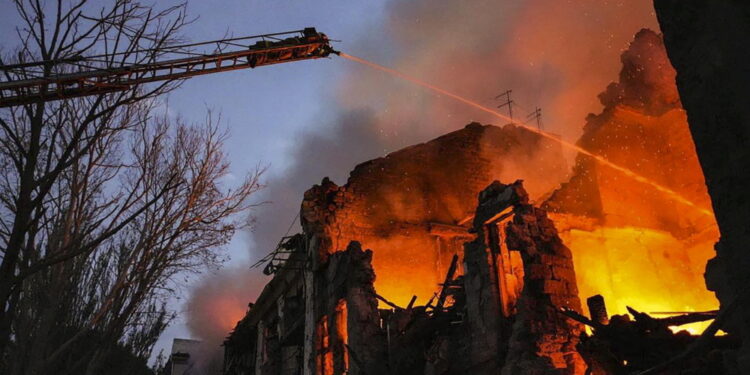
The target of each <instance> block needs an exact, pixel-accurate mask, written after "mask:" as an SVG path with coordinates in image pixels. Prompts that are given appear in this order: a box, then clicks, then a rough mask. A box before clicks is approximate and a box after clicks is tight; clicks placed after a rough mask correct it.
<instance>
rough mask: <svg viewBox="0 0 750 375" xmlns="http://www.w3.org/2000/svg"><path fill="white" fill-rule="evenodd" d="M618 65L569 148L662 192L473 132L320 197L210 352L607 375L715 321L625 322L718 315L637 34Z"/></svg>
mask: <svg viewBox="0 0 750 375" xmlns="http://www.w3.org/2000/svg"><path fill="white" fill-rule="evenodd" d="M622 61H623V65H624V67H623V70H622V72H621V75H620V79H619V81H618V82H616V83H613V84H612V85H610V87H608V88H607V90H606V91H605V92H604V93H602V95H600V99H601V101H602V103H603V104H604V110H603V112H602V113H600V114H598V115H590V116H589V118H588V119H587V124H586V127H585V128H584V133H583V136H582V137H581V139H580V140H579V145H580V146H581V147H583V148H585V149H587V150H590V151H592V152H594V153H596V154H597V155H601V156H603V157H605V158H607V159H608V160H610V161H611V162H613V163H616V164H617V165H620V166H622V167H623V168H627V169H629V170H637V171H638V174H639V175H641V176H643V178H644V179H648V180H650V181H655V182H656V183H657V184H658V185H659V186H664V187H666V188H664V189H662V190H661V191H652V190H650V188H649V186H647V185H644V184H643V183H642V182H640V181H632V180H630V179H628V177H627V176H623V175H622V174H621V171H618V170H613V169H611V168H608V167H607V166H602V165H599V164H597V162H596V160H593V159H591V158H590V157H587V156H586V155H579V156H578V157H577V159H576V162H575V165H574V167H573V171H572V174H568V168H567V166H566V164H565V157H564V155H563V150H562V148H561V146H560V143H558V142H555V140H554V138H550V137H544V136H541V135H540V134H538V133H537V132H533V131H530V130H528V129H527V128H524V127H521V126H517V125H514V124H508V125H505V126H503V127H495V126H491V125H481V124H477V123H472V124H469V125H467V126H466V127H465V128H463V129H461V130H458V131H455V132H452V133H449V134H446V135H444V136H442V137H439V138H437V139H434V140H432V141H429V142H427V143H423V144H419V145H415V146H412V147H409V148H406V149H403V150H400V151H397V152H394V153H391V154H389V155H387V156H385V157H382V158H379V159H375V160H371V161H368V162H365V163H363V164H360V165H359V166H357V167H356V168H355V169H354V170H353V171H352V172H351V174H350V177H349V179H348V181H347V183H346V184H344V185H342V186H339V185H337V184H335V183H334V182H332V181H330V180H329V179H327V178H325V179H323V181H322V182H321V184H319V185H315V186H313V187H312V188H311V189H310V190H308V191H307V192H306V193H305V195H304V200H303V202H302V205H301V213H300V221H301V223H302V229H303V230H302V233H299V234H296V235H294V236H291V237H286V238H283V239H282V240H281V241H280V243H279V247H278V249H277V250H276V251H275V252H274V253H272V254H271V257H270V258H269V263H268V265H267V267H266V270H267V272H268V273H274V277H273V279H272V280H271V281H270V282H269V283H268V285H267V286H266V287H265V289H264V291H263V292H262V293H261V295H260V297H259V298H258V299H257V301H256V302H255V304H254V305H253V306H252V307H251V309H250V310H249V312H248V314H247V315H246V316H245V317H244V318H243V319H242V320H241V321H240V322H238V324H237V326H236V327H235V329H234V331H233V332H232V333H231V334H230V336H229V337H228V338H227V340H226V341H225V343H224V345H225V363H224V367H225V373H227V374H256V375H258V374H264V375H265V374H290V375H291V374H300V373H302V374H305V375H313V374H315V375H329V374H331V375H332V374H435V375H437V374H465V373H471V374H497V373H503V374H518V373H533V374H583V373H585V372H586V371H587V369H588V371H591V372H592V373H595V374H615V373H620V372H622V371H627V370H633V369H635V370H639V369H645V368H648V367H650V366H651V365H653V364H654V363H655V362H658V359H659V358H656V359H655V358H653V357H668V356H672V355H676V354H677V353H678V352H679V351H680V350H681V349H682V348H684V347H686V346H687V345H689V344H691V343H693V342H694V341H695V340H696V338H695V336H691V335H690V334H689V333H688V332H685V331H683V332H682V333H679V334H677V335H675V334H673V333H672V331H670V330H669V329H668V327H670V326H679V325H682V324H684V323H690V322H696V321H701V320H706V319H708V318H711V317H712V316H713V315H712V313H710V312H709V313H702V314H685V315H679V316H678V317H669V318H652V317H651V316H650V315H648V314H645V313H643V312H641V311H638V310H636V309H633V308H631V306H632V307H636V308H638V309H640V310H643V309H646V310H645V311H650V312H653V311H657V312H691V311H700V310H712V309H714V308H716V307H717V302H716V301H715V299H714V298H713V296H712V294H711V293H709V292H708V291H707V290H706V288H705V286H704V285H703V282H702V276H701V274H702V268H703V267H704V266H705V264H706V261H707V260H708V258H709V257H710V256H711V252H712V245H713V243H714V242H715V241H716V239H717V233H718V232H717V230H716V223H715V221H714V219H713V215H712V214H711V211H710V209H708V207H710V203H709V197H708V194H707V192H706V188H705V183H704V181H703V175H702V173H701V169H700V166H699V164H698V160H697V157H696V155H695V151H694V145H693V144H692V139H691V138H690V134H689V131H688V127H687V120H686V117H685V114H684V111H683V110H682V109H681V107H680V101H679V96H678V95H677V93H676V89H675V87H674V71H673V69H672V68H671V65H670V64H669V61H668V59H667V58H666V54H665V51H664V46H663V44H662V41H661V37H660V36H659V35H657V34H655V33H653V32H651V31H648V30H644V31H641V32H640V33H638V35H636V39H635V41H634V42H633V44H632V45H631V46H630V48H629V49H628V50H627V51H626V52H625V53H624V54H623V57H622ZM498 180H499V181H504V182H510V181H516V182H513V183H511V184H503V183H501V182H498ZM521 180H523V182H522V181H521ZM561 182H563V183H562V184H561ZM670 195H679V196H680V197H684V198H686V199H687V200H688V201H690V202H692V203H693V206H687V207H683V206H680V204H681V203H679V202H675V201H673V200H672V197H671V196H670ZM553 221H554V223H553ZM602 296H603V297H602ZM589 297H593V298H589ZM582 300H586V301H587V304H588V307H589V309H588V310H589V311H588V315H589V316H590V317H586V312H584V311H583V309H582V307H581V305H582V304H581V301H582ZM605 301H606V302H605ZM605 303H606V304H608V305H609V306H606V305H605ZM607 307H609V309H610V310H609V311H610V312H614V313H616V314H625V313H627V312H630V314H631V315H632V316H633V318H634V319H635V320H634V321H630V318H629V317H627V316H626V315H614V316H612V317H610V316H609V314H608V312H607ZM584 324H587V325H589V326H591V327H593V335H588V334H585V330H584ZM621 337H626V338H627V340H629V341H628V342H630V343H631V345H629V346H628V345H625V344H623V343H622V342H621V341H618V340H619V338H621ZM717 340H718V341H717V342H716V343H715V344H716V345H723V347H727V346H731V345H733V344H734V343H733V341H732V339H731V338H722V339H717ZM632 343H636V344H632ZM633 345H636V346H638V345H641V346H643V347H644V348H648V349H649V350H650V352H649V354H648V355H647V356H645V357H644V356H641V354H642V353H639V352H635V351H634V350H633ZM717 361H718V362H721V359H716V358H708V359H705V358H701V359H700V363H697V364H696V363H693V365H694V366H698V367H700V368H703V369H712V370H711V371H713V369H715V368H719V367H721V365H720V364H719V365H717ZM701 366H702V367H701ZM717 366H718V367H717ZM706 371H709V370H706ZM667 373H668V372H667Z"/></svg>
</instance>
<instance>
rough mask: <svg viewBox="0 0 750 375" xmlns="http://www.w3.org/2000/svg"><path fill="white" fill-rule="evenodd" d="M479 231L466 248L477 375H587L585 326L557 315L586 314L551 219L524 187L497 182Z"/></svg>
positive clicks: (485, 199) (485, 197) (481, 210)
mask: <svg viewBox="0 0 750 375" xmlns="http://www.w3.org/2000/svg"><path fill="white" fill-rule="evenodd" d="M503 229H504V231H503ZM473 230H474V232H475V233H476V234H477V238H476V240H474V241H473V242H470V243H467V244H466V245H465V257H466V258H465V262H466V275H465V278H466V294H467V315H468V316H467V325H468V326H469V332H470V334H471V338H472V340H471V344H470V345H471V350H470V353H471V359H472V361H473V362H474V363H475V367H474V368H472V370H473V373H477V374H497V373H500V372H501V371H502V373H503V374H520V373H539V374H547V373H549V374H582V373H583V371H584V368H583V365H584V364H583V361H582V359H581V358H580V356H579V355H578V354H577V353H576V351H575V345H576V343H577V341H578V336H579V335H580V334H581V332H582V327H581V326H580V325H579V324H578V323H575V322H572V321H570V320H569V319H567V318H566V317H564V316H563V315H561V314H560V313H559V312H558V310H559V309H562V308H566V309H571V310H574V311H579V312H580V311H581V306H580V300H579V299H578V291H577V287H576V279H575V271H574V270H573V261H572V254H571V252H570V250H568V248H566V247H565V245H563V243H562V241H561V240H560V238H559V237H558V236H557V231H556V230H555V227H554V224H553V223H552V221H551V220H550V219H549V218H547V216H546V212H545V211H544V210H542V209H539V208H536V207H533V206H532V205H530V204H529V202H528V194H527V193H526V191H525V190H524V189H523V185H522V183H521V182H520V181H516V182H515V183H513V184H511V185H504V184H501V183H499V182H497V181H495V182H494V183H492V184H491V185H490V186H489V187H487V189H485V190H484V191H482V192H481V193H480V195H479V206H478V208H477V211H476V215H475V217H474V225H473ZM519 258H520V259H519ZM519 264H520V265H521V267H522V269H517V266H518V265H519Z"/></svg>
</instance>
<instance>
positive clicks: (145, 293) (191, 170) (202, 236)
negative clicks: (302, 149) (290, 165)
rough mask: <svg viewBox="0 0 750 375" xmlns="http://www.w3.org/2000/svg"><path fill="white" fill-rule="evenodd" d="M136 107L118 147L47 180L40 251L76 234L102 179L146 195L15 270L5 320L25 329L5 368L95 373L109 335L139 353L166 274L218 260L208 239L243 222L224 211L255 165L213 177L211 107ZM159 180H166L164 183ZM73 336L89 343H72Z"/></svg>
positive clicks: (252, 185)
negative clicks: (180, 113)
mask: <svg viewBox="0 0 750 375" xmlns="http://www.w3.org/2000/svg"><path fill="white" fill-rule="evenodd" d="M147 114H148V112H145V113H144V114H143V116H141V117H142V119H141V123H140V124H139V125H138V126H137V129H136V130H135V131H134V132H133V133H132V134H131V137H130V138H129V139H128V140H127V143H128V147H122V149H121V150H120V152H114V151H116V150H117V148H115V147H114V146H113V145H111V144H110V145H108V146H107V147H102V148H99V149H98V151H97V152H95V153H93V154H92V155H91V158H92V160H99V161H101V162H102V164H99V165H98V166H94V167H91V166H90V165H89V164H87V163H84V162H81V163H80V165H77V166H76V167H75V168H72V169H71V170H70V171H68V172H69V173H66V177H65V178H64V179H61V181H60V185H61V187H60V188H59V189H55V190H56V191H58V190H59V191H60V193H59V194H55V195H54V199H53V200H51V201H50V202H49V203H50V204H49V207H55V208H54V209H50V211H51V212H54V213H55V217H54V218H51V219H50V220H47V221H46V222H47V223H48V225H49V228H48V229H47V230H46V232H48V233H50V235H49V238H50V239H49V240H48V241H47V242H46V245H47V250H46V252H47V253H55V252H57V251H58V249H59V248H61V247H66V246H67V247H77V246H79V245H78V244H71V242H70V241H73V242H77V241H78V240H77V238H83V237H85V236H86V232H87V230H88V229H87V228H89V227H91V225H92V224H94V225H95V224H96V222H98V221H100V220H101V215H99V214H97V213H98V212H104V211H100V208H101V207H106V206H108V204H109V202H110V197H111V195H110V193H107V191H106V190H107V188H105V186H106V185H107V184H106V182H115V181H116V182H117V183H118V185H120V186H121V188H122V191H124V192H127V194H129V195H130V194H132V195H135V196H138V197H140V198H139V200H140V202H137V203H136V204H135V205H136V206H139V207H140V206H142V205H144V204H145V203H146V202H153V203H152V204H150V205H148V207H147V208H146V209H145V210H143V211H142V213H141V214H139V215H138V216H136V217H135V218H134V219H133V220H131V221H129V222H128V224H127V225H126V226H125V227H124V228H123V229H122V230H120V231H118V232H117V233H116V234H114V235H112V236H110V237H109V238H108V239H107V240H106V241H103V242H101V243H100V244H99V245H97V246H96V248H95V249H93V250H92V251H90V252H87V253H86V254H82V255H79V256H77V257H74V258H72V259H71V260H70V261H66V262H60V263H57V264H56V265H54V266H51V267H48V268H46V269H45V270H44V271H40V272H37V273H35V274H34V275H33V276H31V277H29V278H27V279H26V280H25V282H24V284H23V288H22V293H21V294H20V298H19V300H18V304H17V310H16V312H17V313H18V317H17V319H16V321H15V322H14V324H13V326H12V328H13V331H14V332H24V335H23V337H20V336H19V337H18V339H17V340H15V341H14V342H13V345H12V347H11V349H10V351H9V353H10V354H11V355H12V357H13V358H14V359H15V361H14V368H13V369H12V371H9V372H10V373H14V374H24V373H27V374H34V373H50V372H53V373H76V374H77V373H85V372H86V371H88V372H93V373H95V371H97V370H98V369H99V367H100V366H101V365H102V363H103V362H105V361H106V360H107V358H109V357H108V356H109V355H110V354H111V353H112V351H113V350H116V349H117V348H118V346H125V347H128V349H129V350H130V351H131V352H133V353H134V354H135V355H137V356H142V357H147V356H148V354H149V353H150V351H151V349H152V347H153V344H154V342H155V340H156V338H158V336H159V334H160V333H161V331H162V330H163V329H164V327H165V326H166V323H167V322H168V320H169V312H168V311H167V310H166V309H165V308H164V305H163V303H164V300H165V297H166V296H168V295H170V294H172V293H173V291H174V289H175V285H174V281H175V276H179V275H181V274H184V273H186V272H199V271H201V270H202V269H203V268H205V267H206V266H209V265H212V264H213V265H216V264H219V263H220V262H221V257H220V255H219V253H217V252H216V249H217V248H220V247H221V246H223V245H224V244H226V243H227V242H228V241H229V240H230V239H231V237H232V235H233V233H234V231H235V230H236V228H237V225H242V223H246V221H245V220H241V221H235V220H234V218H235V217H236V215H235V214H237V213H239V212H241V211H244V210H246V209H247V208H248V207H249V203H248V202H247V198H248V197H249V196H250V195H251V194H252V193H254V192H255V191H257V189H259V188H260V184H259V180H258V179H259V176H260V172H261V171H260V170H256V171H255V173H252V174H250V175H248V176H247V177H246V178H245V179H244V180H243V181H240V182H239V183H237V184H236V188H235V189H226V188H222V185H225V184H226V182H225V181H223V180H224V179H226V178H227V176H228V164H227V161H226V157H225V155H224V153H223V151H222V141H223V136H222V134H221V133H220V132H219V130H218V126H217V125H216V122H215V121H213V120H212V119H211V117H210V115H209V117H208V118H207V121H206V124H203V125H201V126H186V125H184V124H178V125H177V126H174V125H171V124H170V121H169V120H168V118H167V117H166V116H161V117H157V118H155V119H154V118H151V117H149V116H148V115H147ZM123 143H124V142H123ZM121 146H122V145H121ZM118 159H119V160H118ZM87 160H88V159H87ZM84 167H86V168H85V169H86V170H87V171H86V172H85V173H81V172H80V171H81V170H83V169H84ZM113 169H117V170H120V171H123V172H122V173H113ZM170 183H174V187H173V188H171V189H170V190H169V192H168V193H166V194H164V193H163V188H162V187H163V186H165V184H170ZM83 186H91V187H95V188H94V190H98V191H97V192H89V191H84V189H83V188H81V187H83ZM97 187H101V188H97ZM86 189H88V188H86ZM83 242H87V241H83ZM92 335H94V336H93V337H92ZM81 341H84V342H86V343H87V344H91V343H92V341H94V342H97V343H98V344H97V345H86V347H87V348H88V349H87V350H81V349H80V347H78V348H75V347H76V344H77V343H79V342H81ZM71 351H74V352H75V354H76V355H75V357H76V358H77V359H76V360H75V361H71V360H70V359H69V354H70V353H71Z"/></svg>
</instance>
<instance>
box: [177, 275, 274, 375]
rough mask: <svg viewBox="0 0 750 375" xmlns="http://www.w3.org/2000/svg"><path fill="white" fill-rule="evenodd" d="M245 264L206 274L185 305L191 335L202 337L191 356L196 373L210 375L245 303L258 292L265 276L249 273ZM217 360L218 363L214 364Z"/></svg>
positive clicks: (239, 317) (242, 312)
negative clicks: (196, 349)
mask: <svg viewBox="0 0 750 375" xmlns="http://www.w3.org/2000/svg"><path fill="white" fill-rule="evenodd" d="M247 268H248V267H247V266H246V265H243V266H242V267H234V268H225V269H222V270H221V271H220V273H218V274H215V275H210V276H208V277H205V278H204V279H203V280H202V282H201V283H200V284H199V285H198V286H197V287H196V288H194V289H193V290H192V294H191V296H190V299H189V301H188V302H187V304H186V310H187V326H188V329H189V330H190V332H191V333H192V335H193V337H195V338H198V339H199V340H201V341H202V342H201V345H200V348H198V351H197V352H196V353H191V359H192V360H193V361H194V363H195V365H196V366H197V367H199V368H200V369H201V371H199V372H197V373H201V374H209V373H210V374H213V373H215V371H213V370H215V369H216V368H217V367H218V368H219V369H220V368H221V366H220V360H221V358H222V356H223V352H222V348H221V344H222V342H223V341H224V338H226V336H227V335H228V334H229V332H230V331H231V330H232V329H233V328H234V326H235V325H236V324H237V321H238V320H239V319H241V318H242V317H243V316H244V315H245V313H246V311H247V306H248V302H250V301H253V300H254V299H255V298H256V297H257V296H258V294H260V292H261V290H262V289H263V286H264V285H265V283H266V279H264V278H262V277H258V274H257V273H252V272H250V271H249V270H248V269H247ZM217 362H219V363H218V364H217Z"/></svg>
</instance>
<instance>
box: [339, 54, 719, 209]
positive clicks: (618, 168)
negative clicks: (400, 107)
mask: <svg viewBox="0 0 750 375" xmlns="http://www.w3.org/2000/svg"><path fill="white" fill-rule="evenodd" d="M338 55H339V56H341V57H343V58H345V59H347V60H351V61H354V62H357V63H360V64H363V65H366V66H368V67H370V68H373V69H376V70H380V71H383V72H386V73H388V74H390V75H393V76H395V77H398V78H401V79H404V80H407V81H409V82H412V83H414V84H416V85H419V86H422V87H424V88H427V89H429V90H431V91H433V92H435V93H438V94H441V95H445V96H447V97H450V98H451V99H454V100H456V101H459V102H461V103H464V104H466V105H468V106H470V107H474V108H476V109H478V110H480V111H483V112H486V113H489V114H490V115H493V116H495V117H497V118H500V119H503V120H505V121H509V122H512V123H514V124H515V125H518V126H521V127H523V128H525V129H526V130H528V131H531V132H533V133H536V134H539V135H540V136H542V137H545V138H548V139H551V140H553V141H555V142H558V143H560V144H561V145H562V146H563V147H566V148H569V149H571V150H574V151H576V152H579V153H581V154H584V155H586V156H589V157H591V158H593V159H594V160H596V161H597V162H598V163H600V164H601V165H605V166H607V167H609V168H612V169H614V170H616V171H618V172H620V173H622V174H624V175H625V176H627V177H630V178H631V179H633V180H635V181H638V182H640V183H643V184H646V185H648V186H650V187H652V188H654V189H656V190H657V191H659V192H661V193H663V194H664V195H666V196H668V197H669V198H671V199H673V200H675V201H677V202H679V203H682V204H684V205H686V206H689V207H691V208H693V209H695V210H697V211H698V212H700V213H702V214H704V215H707V216H711V217H713V215H714V214H713V211H712V210H710V209H706V208H704V207H701V206H699V205H697V204H696V203H694V202H692V201H691V200H689V199H687V198H685V197H683V196H682V195H680V194H679V193H677V192H676V191H674V190H672V189H670V188H668V187H666V186H663V185H661V184H659V183H657V182H655V181H653V180H651V179H649V178H646V177H644V176H641V175H640V174H638V173H636V172H634V171H632V170H630V169H628V168H625V167H623V166H620V165H617V164H615V163H612V162H611V161H609V160H607V159H606V158H605V157H604V156H601V155H598V154H595V153H593V152H591V151H588V150H586V149H584V148H583V147H581V146H578V145H576V144H575V143H572V142H568V141H565V140H563V139H560V138H559V137H557V136H555V135H553V134H551V133H548V132H546V131H544V130H541V129H538V128H537V127H535V126H530V125H528V124H526V123H525V122H522V121H518V120H514V119H512V118H510V117H509V116H506V115H504V114H502V113H500V112H497V111H495V110H494V109H491V108H488V107H485V106H483V105H481V104H479V103H477V102H474V101H472V100H469V99H466V98H464V97H462V96H459V95H456V94H454V93H452V92H449V91H446V90H444V89H442V88H440V87H437V86H435V85H432V84H430V83H428V82H425V81H422V80H420V79H418V78H414V77H412V76H409V75H406V74H404V73H402V72H400V71H398V70H395V69H391V68H388V67H385V66H382V65H379V64H376V63H373V62H371V61H367V60H365V59H362V58H359V57H356V56H352V55H349V54H346V53H343V52H339V53H338Z"/></svg>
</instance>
